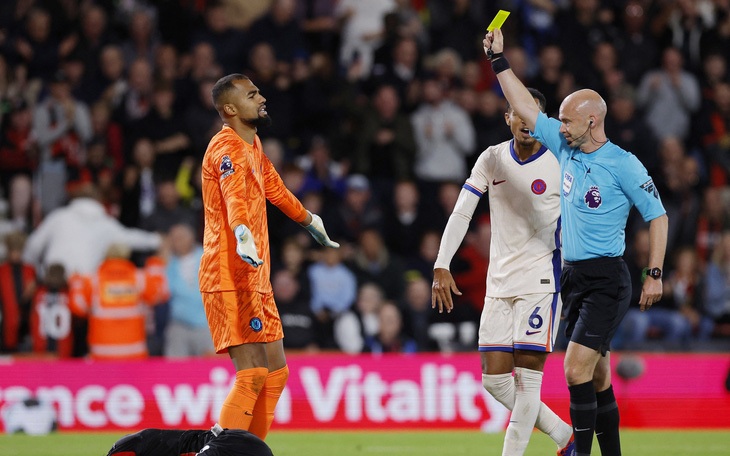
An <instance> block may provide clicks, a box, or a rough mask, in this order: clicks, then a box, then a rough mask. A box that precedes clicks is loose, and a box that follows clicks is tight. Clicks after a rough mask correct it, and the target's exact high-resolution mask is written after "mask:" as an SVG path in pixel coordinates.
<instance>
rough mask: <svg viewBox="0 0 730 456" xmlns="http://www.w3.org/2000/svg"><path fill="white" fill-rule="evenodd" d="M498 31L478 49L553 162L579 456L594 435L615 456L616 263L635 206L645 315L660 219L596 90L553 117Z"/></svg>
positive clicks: (653, 284) (654, 291)
mask: <svg viewBox="0 0 730 456" xmlns="http://www.w3.org/2000/svg"><path fill="white" fill-rule="evenodd" d="M503 47H504V41H503V37H502V31H501V30H499V29H495V30H494V32H489V33H487V35H486V37H485V39H484V49H485V52H486V53H487V58H489V59H490V60H491V61H492V69H493V70H494V72H495V73H496V74H497V79H498V80H499V84H500V85H501V86H502V90H503V92H504V94H505V96H506V97H507V101H508V102H509V103H510V105H511V106H512V109H514V111H515V113H516V114H517V115H518V116H519V117H520V118H522V119H524V121H525V123H526V124H527V127H528V128H529V129H530V131H531V132H533V133H532V134H533V136H535V138H537V140H538V141H540V142H541V143H543V144H544V145H546V146H547V147H548V149H550V151H552V153H553V154H555V156H556V157H557V159H558V162H559V163H560V172H561V174H562V192H561V194H562V196H561V198H560V209H561V215H562V221H563V230H562V237H563V256H564V258H565V265H564V268H563V273H562V277H561V280H560V284H561V295H562V298H563V312H564V315H565V319H566V330H565V333H566V336H568V338H569V339H570V342H569V343H568V350H567V352H566V354H565V379H566V381H567V383H568V389H569V390H570V418H571V421H572V424H573V433H574V435H575V449H576V454H577V455H578V456H587V455H590V453H591V445H592V443H593V433H594V431H595V433H596V435H597V437H598V443H599V445H600V447H601V454H602V455H603V456H616V455H620V454H621V444H620V440H619V426H618V425H619V412H618V406H617V404H616V398H615V397H614V394H613V388H612V387H611V367H610V363H609V354H608V350H609V344H610V342H611V338H612V337H613V335H614V333H615V332H616V329H617V328H618V325H619V323H621V320H622V319H623V317H624V315H625V314H626V311H627V310H628V308H629V301H630V298H631V280H630V277H629V272H628V269H627V268H626V264H624V262H623V259H622V258H621V256H622V255H623V253H624V247H625V229H626V219H627V218H628V215H629V210H630V209H631V206H636V208H637V209H638V210H639V212H640V213H641V215H642V216H643V217H644V220H646V221H650V226H649V233H650V244H651V249H650V253H649V264H648V265H646V266H647V269H646V270H645V271H646V272H647V274H646V277H647V278H646V280H645V281H644V285H643V288H642V290H641V298H640V300H639V304H640V307H641V310H642V311H643V310H646V309H648V308H649V307H651V305H652V304H654V303H655V302H657V301H658V300H659V299H660V298H661V296H662V280H661V278H662V269H661V268H662V264H663V263H664V254H665V250H666V245H667V226H668V224H667V216H666V211H665V210H664V207H663V206H662V202H661V200H660V198H659V193H658V192H657V190H656V187H655V185H654V183H653V182H652V179H651V177H649V175H648V174H647V172H646V168H644V166H643V165H642V164H641V162H640V161H639V160H638V159H637V158H636V157H635V156H634V155H633V154H631V153H629V152H627V151H625V150H623V149H621V148H620V147H618V146H616V145H615V144H612V143H611V142H610V141H609V140H608V139H607V138H606V134H605V132H604V120H605V118H606V102H605V101H603V99H602V98H601V96H600V95H598V93H596V92H595V91H593V90H588V89H584V90H579V91H577V92H574V93H572V94H571V95H569V96H568V97H567V98H565V100H563V103H562V104H561V105H560V115H559V117H560V120H556V119H550V118H548V117H547V116H546V115H545V114H544V113H542V112H540V110H539V109H538V108H537V106H536V105H535V102H534V101H533V99H532V95H530V93H529V92H528V91H527V89H526V88H525V86H524V85H523V84H522V82H520V80H519V79H518V78H517V76H515V74H514V73H513V72H512V71H511V70H510V69H509V63H508V62H507V59H506V58H504V56H503V55H502V50H503Z"/></svg>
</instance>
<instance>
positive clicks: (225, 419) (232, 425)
mask: <svg viewBox="0 0 730 456" xmlns="http://www.w3.org/2000/svg"><path fill="white" fill-rule="evenodd" d="M268 373H269V370H268V369H266V368H265V367H254V368H253V369H244V370H241V371H238V372H236V381H235V382H234V383H233V388H232V389H231V392H230V393H228V397H226V401H225V402H224V403H223V407H222V408H221V415H220V419H219V420H218V423H219V424H220V425H221V426H222V427H224V428H228V429H243V430H244V431H247V430H248V428H249V425H250V424H251V419H252V418H253V414H254V411H253V409H254V405H255V404H256V400H257V399H258V397H259V393H260V392H261V390H262V388H263V387H264V382H265V381H266V375H267V374H268Z"/></svg>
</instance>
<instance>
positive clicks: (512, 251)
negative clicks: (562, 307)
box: [464, 140, 562, 298]
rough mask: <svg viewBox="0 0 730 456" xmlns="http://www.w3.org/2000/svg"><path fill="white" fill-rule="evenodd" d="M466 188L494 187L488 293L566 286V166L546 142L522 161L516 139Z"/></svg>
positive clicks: (483, 163) (481, 162)
mask: <svg viewBox="0 0 730 456" xmlns="http://www.w3.org/2000/svg"><path fill="white" fill-rule="evenodd" d="M464 188H465V189H466V190H469V191H471V192H472V193H474V194H476V195H478V196H481V195H482V194H484V192H486V191H489V212H490V218H491V224H492V243H491V246H490V252H489V271H488V272H487V296H489V297H493V298H504V297H512V296H520V295H524V294H528V293H554V292H557V291H559V290H560V270H561V267H562V260H561V257H560V165H559V164H558V160H557V159H556V158H555V156H554V155H553V154H551V153H550V151H548V150H547V148H545V147H544V146H543V147H542V148H541V149H540V151H539V152H538V153H536V154H535V155H533V156H532V157H530V158H529V159H528V160H527V161H525V162H521V161H520V159H519V158H518V157H517V155H516V154H515V151H514V149H513V147H512V140H510V141H505V142H503V143H501V144H497V145H495V146H492V147H489V148H488V149H487V150H485V151H484V152H482V154H481V155H480V156H479V158H478V159H477V162H476V164H475V165H474V168H473V169H472V173H471V176H470V177H469V178H468V179H467V180H466V183H465V184H464Z"/></svg>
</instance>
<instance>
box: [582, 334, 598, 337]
mask: <svg viewBox="0 0 730 456" xmlns="http://www.w3.org/2000/svg"><path fill="white" fill-rule="evenodd" d="M586 336H587V337H601V335H600V334H591V333H586Z"/></svg>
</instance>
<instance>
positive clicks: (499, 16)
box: [487, 10, 509, 32]
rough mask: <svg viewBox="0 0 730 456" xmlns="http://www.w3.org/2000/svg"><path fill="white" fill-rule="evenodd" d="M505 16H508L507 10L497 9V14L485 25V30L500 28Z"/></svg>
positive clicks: (505, 18)
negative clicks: (487, 25)
mask: <svg viewBox="0 0 730 456" xmlns="http://www.w3.org/2000/svg"><path fill="white" fill-rule="evenodd" d="M507 16H509V11H505V10H499V12H498V13H497V15H496V16H494V19H492V23H491V24H489V27H487V31H488V32H491V31H492V30H494V29H496V28H501V27H502V24H504V21H506V20H507Z"/></svg>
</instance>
